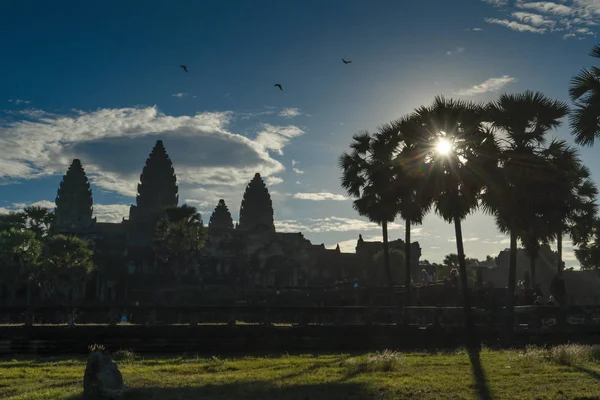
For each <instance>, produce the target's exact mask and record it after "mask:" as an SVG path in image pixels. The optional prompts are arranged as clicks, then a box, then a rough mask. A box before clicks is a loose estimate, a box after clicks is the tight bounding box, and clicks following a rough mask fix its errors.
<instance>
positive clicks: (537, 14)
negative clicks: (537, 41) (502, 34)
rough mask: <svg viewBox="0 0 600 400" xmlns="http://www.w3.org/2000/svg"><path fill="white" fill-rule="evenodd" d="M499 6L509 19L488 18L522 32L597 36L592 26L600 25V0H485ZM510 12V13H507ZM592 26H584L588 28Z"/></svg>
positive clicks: (564, 36)
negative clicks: (512, 0)
mask: <svg viewBox="0 0 600 400" xmlns="http://www.w3.org/2000/svg"><path fill="white" fill-rule="evenodd" d="M482 1H484V2H485V3H490V4H493V5H496V6H499V5H502V6H507V7H502V8H500V9H499V12H500V13H502V14H504V15H505V16H508V15H509V16H510V17H511V19H508V18H506V17H505V18H502V19H499V18H486V19H485V21H486V22H488V23H490V24H497V25H502V26H505V27H507V28H509V29H513V30H516V31H520V32H531V33H539V34H542V33H547V32H560V34H561V35H562V37H563V38H565V39H566V38H575V37H577V38H580V39H581V38H584V37H586V36H592V35H595V34H596V32H594V31H593V30H592V29H590V28H589V27H595V26H599V25H600V1H598V0H553V1H531V0H515V1H514V2H512V3H509V2H501V3H502V4H498V3H499V2H496V1H493V0H482ZM507 14H508V15H507ZM586 27H588V29H583V30H581V29H582V28H586Z"/></svg>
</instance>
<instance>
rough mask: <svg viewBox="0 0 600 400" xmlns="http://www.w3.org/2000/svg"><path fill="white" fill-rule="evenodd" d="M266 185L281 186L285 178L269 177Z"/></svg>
mask: <svg viewBox="0 0 600 400" xmlns="http://www.w3.org/2000/svg"><path fill="white" fill-rule="evenodd" d="M265 181H266V184H267V185H269V186H275V185H279V184H280V183H281V182H283V178H280V177H278V176H269V177H267V179H265Z"/></svg>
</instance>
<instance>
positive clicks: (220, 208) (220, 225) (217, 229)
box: [208, 199, 233, 236]
mask: <svg viewBox="0 0 600 400" xmlns="http://www.w3.org/2000/svg"><path fill="white" fill-rule="evenodd" d="M232 230H233V219H232V218H231V213H230V212H229V209H228V208H227V205H226V204H225V200H223V199H221V200H219V204H217V207H215V210H214V211H213V213H212V215H211V216H210V221H209V222H208V235H209V236H212V235H214V234H219V233H221V232H226V231H232Z"/></svg>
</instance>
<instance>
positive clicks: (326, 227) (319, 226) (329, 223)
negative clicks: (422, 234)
mask: <svg viewBox="0 0 600 400" xmlns="http://www.w3.org/2000/svg"><path fill="white" fill-rule="evenodd" d="M403 228H404V226H403V225H402V224H398V223H396V222H392V223H389V224H388V229H389V230H390V231H391V230H397V229H403ZM275 229H277V231H279V232H308V233H325V232H358V233H360V232H365V231H366V232H370V231H380V230H381V227H380V226H379V225H377V224H375V223H373V222H369V221H367V220H362V219H356V218H343V217H326V218H307V219H303V220H276V221H275ZM413 232H414V231H413Z"/></svg>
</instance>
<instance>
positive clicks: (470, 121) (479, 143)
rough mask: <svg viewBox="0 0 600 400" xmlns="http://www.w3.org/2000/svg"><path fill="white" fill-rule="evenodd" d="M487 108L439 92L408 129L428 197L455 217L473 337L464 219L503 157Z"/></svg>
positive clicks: (465, 304)
mask: <svg viewBox="0 0 600 400" xmlns="http://www.w3.org/2000/svg"><path fill="white" fill-rule="evenodd" d="M484 114H485V113H484V109H483V107H481V106H479V105H476V104H474V103H470V102H465V101H461V100H452V99H445V98H444V97H436V98H435V100H434V102H433V104H432V105H430V106H425V107H421V108H419V109H417V110H416V111H415V114H414V118H415V119H416V120H417V121H418V123H417V124H415V125H414V126H413V127H414V129H410V130H407V135H408V140H409V142H411V143H414V144H415V148H416V149H417V150H418V152H419V154H420V155H419V157H420V158H421V159H422V160H423V162H424V164H425V176H424V185H423V188H424V189H423V190H427V191H429V194H428V195H427V196H426V197H431V198H432V199H433V205H434V208H435V211H436V213H437V214H438V215H439V216H440V217H442V218H443V219H444V220H445V221H447V222H450V223H454V229H455V233H456V249H457V254H458V264H459V273H460V281H461V290H462V299H463V307H464V310H465V323H466V326H467V332H468V333H469V335H468V338H469V340H473V339H474V331H473V318H472V311H471V299H470V295H469V288H468V286H467V284H468V283H467V269H466V260H465V251H464V246H463V235H462V224H461V222H462V220H463V219H465V218H466V216H467V215H469V214H470V213H471V212H472V211H473V210H475V209H476V208H477V206H478V201H479V198H480V196H481V193H482V191H483V190H484V189H485V187H486V184H487V183H488V182H489V176H488V173H489V171H491V170H494V169H495V167H496V166H497V162H498V161H497V154H496V150H497V146H496V142H495V138H494V135H493V133H492V132H491V131H490V130H486V129H484V126H483V119H484Z"/></svg>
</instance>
